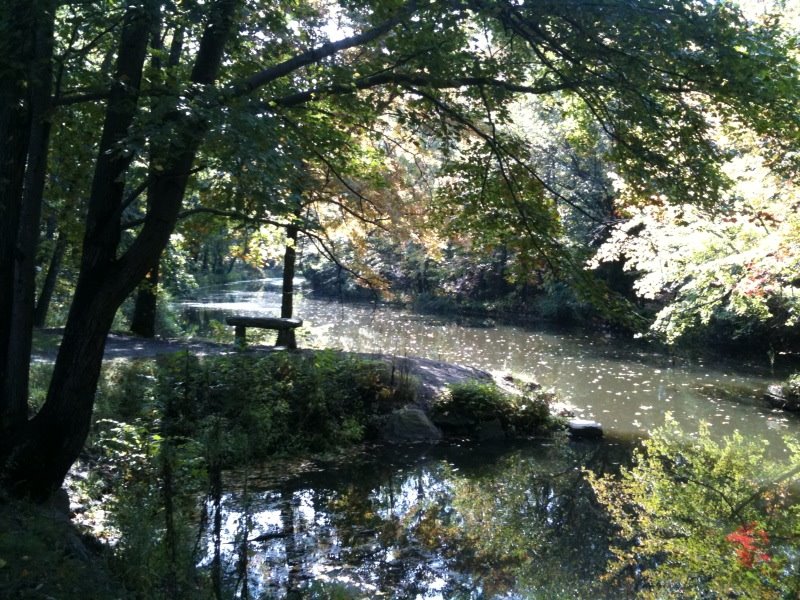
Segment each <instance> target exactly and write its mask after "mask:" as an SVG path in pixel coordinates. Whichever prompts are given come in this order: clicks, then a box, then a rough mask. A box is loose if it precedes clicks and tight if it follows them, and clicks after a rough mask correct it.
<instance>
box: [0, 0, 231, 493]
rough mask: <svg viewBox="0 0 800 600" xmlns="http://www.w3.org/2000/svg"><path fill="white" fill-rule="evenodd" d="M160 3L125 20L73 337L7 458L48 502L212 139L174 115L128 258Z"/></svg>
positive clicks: (209, 74)
mask: <svg viewBox="0 0 800 600" xmlns="http://www.w3.org/2000/svg"><path fill="white" fill-rule="evenodd" d="M237 5H238V2H237V1H236V0H220V1H219V2H217V3H216V4H215V5H214V6H212V7H211V8H210V9H209V10H210V15H211V18H210V19H209V22H208V23H207V25H206V28H205V31H204V34H203V37H202V39H201V41H200V45H199V49H198V55H197V60H196V62H195V65H194V68H193V70H192V74H191V80H192V82H193V83H195V84H201V85H202V84H211V83H213V81H214V80H215V79H216V76H217V72H218V70H219V66H220V64H221V62H222V56H223V50H224V47H225V42H226V41H227V37H228V35H229V33H230V32H231V30H232V17H233V14H234V12H235V9H236V7H237ZM158 8H159V6H158V3H157V2H151V3H143V4H135V3H133V2H132V3H131V4H130V5H129V7H128V11H127V13H126V16H125V22H124V25H123V32H122V39H121V43H120V52H119V57H118V60H117V73H116V78H115V81H116V82H117V84H116V85H114V87H113V88H112V91H111V94H110V96H109V101H108V105H107V108H106V121H105V124H104V127H103V135H102V138H101V143H100V149H99V150H100V152H99V155H98V160H97V164H96V167H95V174H94V180H93V183H92V192H91V196H90V198H89V209H88V214H87V218H86V232H85V234H84V245H83V256H82V260H81V269H80V274H79V276H78V282H77V286H76V289H75V295H74V298H73V301H72V306H71V309H70V313H69V317H68V319H67V325H66V328H65V331H64V337H63V340H62V343H61V348H60V349H59V353H58V358H57V359H56V364H55V367H54V370H53V376H52V379H51V382H50V388H49V390H48V394H47V399H46V401H45V404H44V406H43V407H42V409H41V410H40V411H39V413H38V414H37V415H36V416H35V417H34V418H33V419H32V420H31V421H30V422H29V423H28V424H27V426H25V427H21V428H20V429H19V430H18V431H16V432H14V434H15V435H14V436H13V438H12V439H11V440H10V442H11V449H10V451H6V452H5V453H3V454H0V459H3V460H2V462H1V463H0V476H2V480H3V483H4V485H5V487H6V488H7V489H9V490H10V491H12V492H13V493H15V494H18V495H28V496H33V497H36V498H45V497H47V496H49V495H50V494H51V493H52V492H53V491H55V490H56V489H58V488H59V487H60V486H61V483H62V482H63V480H64V477H65V475H66V473H67V471H68V470H69V468H70V467H71V466H72V463H73V462H74V461H75V459H76V458H77V457H78V455H79V453H80V451H81V449H82V447H83V444H84V442H85V441H86V436H87V435H88V432H89V426H90V422H91V414H92V408H93V406H94V395H95V391H96V389H97V381H98V378H99V375H100V367H101V364H102V360H103V352H104V349H105V341H106V336H107V335H108V331H109V329H110V328H111V323H112V322H113V319H114V315H115V313H116V311H117V309H118V308H119V306H120V305H121V304H122V302H123V301H124V300H125V298H126V297H127V296H128V295H129V294H130V293H131V292H132V291H133V290H134V289H135V287H136V285H137V284H138V283H139V282H140V281H141V280H142V278H143V277H144V276H145V274H146V273H147V272H148V271H149V270H151V269H152V268H153V267H155V265H156V263H157V262H158V259H159V256H160V255H161V253H162V251H163V250H164V248H165V247H166V245H167V243H168V242H169V236H170V234H171V233H172V231H173V229H174V227H175V223H176V222H177V218H178V213H179V210H180V207H181V203H182V200H183V195H184V191H185V189H186V183H187V181H188V178H189V172H190V169H191V165H192V162H193V161H194V157H195V155H196V153H197V150H198V148H199V145H200V142H201V141H202V138H203V136H204V133H205V123H204V121H203V120H202V119H201V118H199V117H193V116H191V115H189V116H186V115H185V114H183V113H181V112H179V111H175V112H174V114H173V116H172V118H173V119H174V121H175V127H174V130H173V132H174V133H173V135H172V136H170V140H169V142H167V143H166V147H164V148H161V149H159V150H158V152H159V157H160V158H161V159H162V160H163V163H162V164H163V166H164V168H163V170H162V171H160V172H159V174H158V176H157V177H156V178H155V179H154V181H153V182H152V184H151V187H150V191H151V193H152V194H153V197H154V198H155V199H156V201H155V202H153V203H152V206H150V207H148V213H147V216H146V218H145V222H144V225H143V227H142V229H141V231H140V233H139V235H138V236H137V237H136V239H135V240H134V241H133V243H132V244H131V246H130V247H129V248H128V250H127V251H126V252H125V254H124V255H122V256H119V257H117V252H118V247H119V240H120V214H121V209H122V201H123V191H124V186H125V181H124V179H125V171H126V169H127V167H128V164H129V161H130V158H126V157H125V156H124V155H123V153H120V152H114V151H113V149H114V148H116V147H117V146H118V144H119V143H120V142H122V141H123V138H124V137H125V136H126V135H127V133H128V130H129V127H130V125H131V123H132V122H133V119H134V117H135V114H136V107H137V96H138V94H137V91H138V88H139V83H140V81H141V75H142V68H143V65H144V59H145V52H146V46H147V40H149V39H150V31H151V27H152V25H153V23H154V22H155V18H154V15H155V13H156V11H157V9H158Z"/></svg>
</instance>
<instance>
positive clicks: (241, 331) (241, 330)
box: [234, 325, 247, 348]
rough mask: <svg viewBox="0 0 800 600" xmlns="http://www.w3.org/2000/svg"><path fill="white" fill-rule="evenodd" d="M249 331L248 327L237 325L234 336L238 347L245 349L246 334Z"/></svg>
mask: <svg viewBox="0 0 800 600" xmlns="http://www.w3.org/2000/svg"><path fill="white" fill-rule="evenodd" d="M246 331H247V327H245V326H244V325H237V326H236V329H235V330H234V335H235V336H236V346H237V347H239V348H244V347H245V345H246V343H247V338H246V335H245V332H246Z"/></svg>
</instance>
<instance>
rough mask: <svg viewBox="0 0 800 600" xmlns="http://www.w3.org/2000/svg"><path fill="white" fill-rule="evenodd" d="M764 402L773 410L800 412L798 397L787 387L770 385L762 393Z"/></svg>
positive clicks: (799, 397)
mask: <svg viewBox="0 0 800 600" xmlns="http://www.w3.org/2000/svg"><path fill="white" fill-rule="evenodd" d="M764 400H766V401H767V404H769V405H770V406H772V407H774V408H781V409H783V410H790V411H795V412H797V411H800V395H798V394H796V393H793V391H792V390H791V389H788V386H783V385H777V384H774V385H771V386H769V387H768V388H767V391H766V392H765V393H764Z"/></svg>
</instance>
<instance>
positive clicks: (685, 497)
mask: <svg viewBox="0 0 800 600" xmlns="http://www.w3.org/2000/svg"><path fill="white" fill-rule="evenodd" d="M790 447H791V449H792V457H791V459H790V460H789V461H788V463H781V462H778V461H776V460H773V459H772V458H770V457H768V455H767V454H766V448H765V444H763V443H757V442H753V441H746V440H744V438H742V436H741V435H739V434H735V435H733V436H731V437H728V438H725V439H724V440H723V441H722V442H716V441H714V440H712V439H711V437H710V434H709V432H708V427H706V426H703V427H701V429H700V432H699V433H698V434H697V436H692V437H690V436H688V435H686V434H684V433H683V432H682V431H681V430H680V429H679V428H678V426H677V424H676V422H675V421H674V420H672V419H671V418H668V420H667V422H666V424H665V426H664V427H662V428H660V429H657V430H655V431H654V432H652V434H651V438H650V439H649V440H647V441H645V442H644V448H643V450H641V451H637V452H636V453H635V455H634V465H633V467H631V468H629V469H623V470H622V473H621V476H620V477H619V478H615V477H612V476H608V475H607V476H604V477H602V478H597V477H594V476H592V474H591V473H587V476H588V477H589V480H590V482H591V483H592V486H593V487H594V490H595V493H596V494H597V497H598V499H599V500H600V502H601V503H602V504H603V505H604V506H605V508H606V510H607V511H608V512H609V514H610V515H611V517H612V519H613V520H614V522H615V523H616V525H617V526H618V528H619V529H618V532H619V533H618V539H617V540H616V541H615V544H614V547H613V551H614V554H615V557H616V558H615V559H614V560H612V561H611V562H610V563H609V565H608V571H607V576H606V579H607V580H609V581H613V582H616V583H617V584H618V585H621V586H625V587H629V588H630V591H632V592H636V593H637V595H638V596H640V597H644V598H797V597H798V594H800V578H798V569H800V557H799V556H798V553H797V540H798V536H800V511H798V506H797V505H796V503H795V502H794V499H793V495H794V494H796V490H795V491H792V490H791V489H790V487H789V486H790V482H791V481H792V480H793V479H796V478H797V476H798V473H799V472H800V447H798V446H797V445H796V444H793V445H792V444H790Z"/></svg>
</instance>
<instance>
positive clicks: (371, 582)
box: [208, 440, 628, 599]
mask: <svg viewBox="0 0 800 600" xmlns="http://www.w3.org/2000/svg"><path fill="white" fill-rule="evenodd" d="M627 452H628V450H627V449H626V448H624V447H623V446H621V445H618V444H614V443H609V444H603V445H593V444H589V445H582V444H578V443H573V442H567V441H564V440H556V441H550V442H540V443H536V444H527V445H525V446H523V447H517V448H510V447H508V446H502V447H500V446H479V447H458V446H439V447H436V448H429V449H427V450H425V451H423V450H408V451H406V452H405V453H398V452H397V450H393V451H390V452H382V451H380V450H376V449H372V450H370V451H368V452H364V453H363V454H361V455H360V456H357V457H353V458H352V459H351V460H348V461H345V462H341V461H340V462H337V463H335V464H330V465H319V467H320V468H319V470H317V471H315V472H312V473H305V474H302V475H300V476H297V477H290V478H287V479H285V480H284V481H280V482H276V481H274V480H269V476H270V474H271V473H270V472H267V473H266V476H267V479H268V480H267V481H264V482H262V483H261V484H260V483H259V478H258V477H257V476H255V477H254V476H253V474H252V473H251V474H250V478H249V479H248V483H247V486H246V487H247V489H246V490H245V489H242V486H241V485H240V489H239V491H237V492H231V493H228V494H226V495H225V497H224V500H223V502H222V506H221V516H222V523H223V526H222V527H221V534H220V540H219V546H220V548H222V549H223V550H222V561H221V563H222V565H223V567H224V577H223V579H224V580H225V581H226V582H227V585H228V587H230V588H237V587H238V588H239V589H241V587H242V585H246V587H247V589H248V593H249V594H250V595H251V596H252V597H257V598H292V597H304V595H305V594H306V593H307V591H308V589H309V586H310V585H312V582H317V583H319V582H325V581H327V582H336V583H338V584H345V585H348V586H349V587H352V588H354V589H357V590H359V591H360V592H361V593H365V594H369V595H370V597H373V596H378V595H380V596H382V597H387V598H426V599H436V598H455V597H457V598H537V597H540V598H558V597H565V598H574V597H590V596H589V594H592V595H593V597H597V596H598V595H603V596H604V595H606V594H607V593H610V592H611V591H610V590H603V589H601V588H599V587H598V586H597V579H598V577H599V575H600V574H601V573H602V571H603V567H604V565H605V562H606V560H607V558H608V548H607V542H606V539H607V537H608V524H607V522H606V520H605V517H604V515H603V513H602V511H601V510H600V509H599V508H598V507H597V506H596V504H595V502H594V499H593V496H592V493H591V490H590V488H589V487H588V486H587V485H586V483H585V481H584V477H583V475H582V471H581V469H580V468H579V465H586V466H587V467H588V468H591V469H592V470H594V471H595V472H606V471H607V470H608V469H613V468H615V467H616V465H617V464H618V462H619V460H621V457H624V456H626V454H627ZM267 468H268V467H267ZM273 468H274V469H276V470H277V471H282V470H283V468H282V467H273ZM240 475H241V474H240ZM239 483H240V484H241V483H242V481H239ZM209 508H210V510H212V511H213V506H212V507H209ZM245 539H247V540H249V541H248V542H246V543H243V540H245ZM208 541H209V556H212V555H213V548H214V545H215V540H214V536H213V532H209V535H208ZM243 556H247V557H248V558H247V561H246V568H243V567H242V565H243V559H242V557H243ZM209 564H210V559H209ZM611 595H613V594H611Z"/></svg>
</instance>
